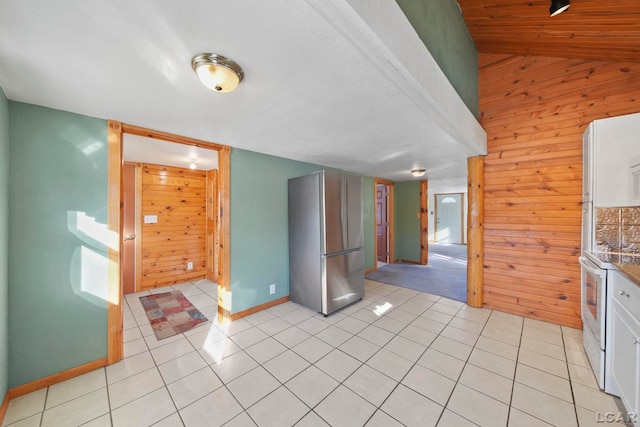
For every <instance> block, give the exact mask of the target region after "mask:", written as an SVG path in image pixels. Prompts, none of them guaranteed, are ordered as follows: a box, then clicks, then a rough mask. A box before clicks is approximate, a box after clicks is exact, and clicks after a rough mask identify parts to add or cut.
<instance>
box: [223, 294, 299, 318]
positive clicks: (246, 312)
mask: <svg viewBox="0 0 640 427" xmlns="http://www.w3.org/2000/svg"><path fill="white" fill-rule="evenodd" d="M287 301H289V297H288V296H286V297H282V298H278V299H275V300H273V301H269V302H265V303H264V304H260V305H256V306H255V307H251V308H248V309H246V310H243V311H239V312H237V313H235V314H232V315H230V316H229V320H231V321H233V320H238V319H240V318H242V317H245V316H249V315H250V314H253V313H257V312H259V311H262V310H266V309H267V308H271V307H274V306H276V305H280V304H283V303H285V302H287Z"/></svg>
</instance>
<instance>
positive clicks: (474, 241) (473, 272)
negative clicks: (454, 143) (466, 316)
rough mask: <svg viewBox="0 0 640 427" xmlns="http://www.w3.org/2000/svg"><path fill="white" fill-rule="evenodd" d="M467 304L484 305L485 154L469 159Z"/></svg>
mask: <svg viewBox="0 0 640 427" xmlns="http://www.w3.org/2000/svg"><path fill="white" fill-rule="evenodd" d="M467 171H468V172H467V173H468V192H467V197H468V199H469V201H468V206H469V207H468V210H467V305H469V306H470V307H482V306H483V302H484V297H483V290H482V287H483V281H482V275H483V268H484V252H483V245H484V236H483V233H484V229H483V223H484V156H475V157H469V158H468V159H467Z"/></svg>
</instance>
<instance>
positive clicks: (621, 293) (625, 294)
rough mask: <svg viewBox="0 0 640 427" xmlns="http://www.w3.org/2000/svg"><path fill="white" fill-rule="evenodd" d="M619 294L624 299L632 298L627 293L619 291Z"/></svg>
mask: <svg viewBox="0 0 640 427" xmlns="http://www.w3.org/2000/svg"><path fill="white" fill-rule="evenodd" d="M618 293H619V294H620V295H622V296H623V297H627V298H631V295H629V294H628V293H626V292H625V291H618Z"/></svg>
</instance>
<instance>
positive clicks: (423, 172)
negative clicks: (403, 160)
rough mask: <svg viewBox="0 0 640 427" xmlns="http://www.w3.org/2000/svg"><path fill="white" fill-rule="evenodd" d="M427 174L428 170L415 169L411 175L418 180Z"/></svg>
mask: <svg viewBox="0 0 640 427" xmlns="http://www.w3.org/2000/svg"><path fill="white" fill-rule="evenodd" d="M425 173H427V171H426V169H413V170H412V171H411V175H413V176H415V177H416V178H417V177H421V176H422V175H424V174H425Z"/></svg>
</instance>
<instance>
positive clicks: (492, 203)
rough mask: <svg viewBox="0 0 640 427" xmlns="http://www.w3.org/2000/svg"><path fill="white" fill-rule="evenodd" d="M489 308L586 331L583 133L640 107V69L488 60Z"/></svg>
mask: <svg viewBox="0 0 640 427" xmlns="http://www.w3.org/2000/svg"><path fill="white" fill-rule="evenodd" d="M479 61H480V64H479V65H480V84H479V92H480V111H481V118H480V123H481V124H482V126H483V127H484V129H485V130H486V131H487V138H488V151H489V154H488V156H486V159H485V166H484V273H483V281H484V304H485V306H486V307H489V308H495V309H497V310H501V311H506V312H510V313H516V314H521V315H524V316H527V317H532V318H537V319H541V320H545V321H549V322H553V323H558V324H562V325H567V326H574V327H580V326H581V321H580V267H579V264H578V256H579V253H580V225H581V218H582V216H581V211H582V209H581V194H582V188H581V186H582V181H581V176H582V133H583V132H584V130H585V128H586V127H587V125H588V124H589V123H590V122H591V121H592V120H595V119H601V118H605V117H611V116H618V115H622V114H629V113H635V112H638V111H640V64H638V63H613V62H598V61H587V60H571V59H563V58H544V57H532V56H528V57H527V56H514V55H494V54H481V55H480V58H479Z"/></svg>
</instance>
